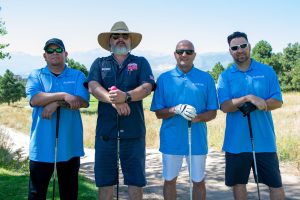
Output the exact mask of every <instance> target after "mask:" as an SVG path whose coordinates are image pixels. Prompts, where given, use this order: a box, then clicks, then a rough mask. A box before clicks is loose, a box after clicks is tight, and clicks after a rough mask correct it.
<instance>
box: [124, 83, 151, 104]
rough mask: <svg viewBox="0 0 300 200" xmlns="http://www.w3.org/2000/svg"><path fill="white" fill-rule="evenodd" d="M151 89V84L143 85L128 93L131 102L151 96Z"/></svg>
mask: <svg viewBox="0 0 300 200" xmlns="http://www.w3.org/2000/svg"><path fill="white" fill-rule="evenodd" d="M152 87H153V86H152V84H151V83H143V84H142V85H140V86H139V87H137V88H135V89H134V90H131V91H128V93H129V94H130V95H131V101H140V100H143V99H144V98H145V97H147V96H148V95H149V94H151V91H152Z"/></svg>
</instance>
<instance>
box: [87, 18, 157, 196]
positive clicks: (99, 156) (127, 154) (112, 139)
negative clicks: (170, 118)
mask: <svg viewBox="0 0 300 200" xmlns="http://www.w3.org/2000/svg"><path fill="white" fill-rule="evenodd" d="M141 39H142V35H141V34H140V33H136V32H130V31H129V29H128V27H127V25H126V24H125V23H124V22H122V21H120V22H116V23H115V24H114V25H113V26H112V28H111V31H110V32H104V33H100V34H99V35H98V43H99V44H100V46H101V47H102V48H104V49H105V50H107V51H109V52H111V55H110V56H108V57H102V58H97V59H96V60H95V61H94V63H93V64H92V67H91V70H90V73H89V76H88V78H87V81H86V86H88V88H89V92H90V93H91V94H93V95H94V96H95V97H96V98H97V99H98V100H99V103H98V120H97V128H96V142H95V152H96V154H95V179H96V185H97V187H99V199H101V200H110V199H112V198H113V186H114V185H117V195H118V184H119V162H118V161H119V160H120V162H121V168H122V172H123V175H124V184H125V185H128V194H129V199H131V200H141V199H142V196H143V188H142V187H144V186H145V185H146V178H145V134H146V130H145V121H144V112H143V104H142V100H143V99H144V98H145V97H146V96H148V95H149V94H150V93H151V91H152V90H153V88H154V84H155V83H154V78H153V75H152V71H151V68H150V65H149V63H148V61H147V60H146V59H145V58H144V57H137V56H134V55H132V54H131V53H130V51H131V50H132V49H134V48H135V47H137V46H138V44H139V43H140V41H141Z"/></svg>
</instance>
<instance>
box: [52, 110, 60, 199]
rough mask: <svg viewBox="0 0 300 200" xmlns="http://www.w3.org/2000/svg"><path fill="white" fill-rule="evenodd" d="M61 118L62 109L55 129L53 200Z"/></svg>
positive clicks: (57, 111)
mask: <svg viewBox="0 0 300 200" xmlns="http://www.w3.org/2000/svg"><path fill="white" fill-rule="evenodd" d="M59 118H60V107H58V108H57V110H56V127H55V147H54V171H53V190H52V199H53V200H54V199H55V182H56V160H57V145H58V133H59Z"/></svg>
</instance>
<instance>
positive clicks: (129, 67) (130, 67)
mask: <svg viewBox="0 0 300 200" xmlns="http://www.w3.org/2000/svg"><path fill="white" fill-rule="evenodd" d="M136 70H138V65H137V64H136V63H129V64H128V65H127V74H128V75H131V73H132V72H133V71H136Z"/></svg>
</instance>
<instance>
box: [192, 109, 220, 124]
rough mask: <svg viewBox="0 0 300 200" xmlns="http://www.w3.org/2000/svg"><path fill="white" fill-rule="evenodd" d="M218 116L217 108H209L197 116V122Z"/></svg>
mask: <svg viewBox="0 0 300 200" xmlns="http://www.w3.org/2000/svg"><path fill="white" fill-rule="evenodd" d="M216 116H217V111H216V110H209V111H207V112H204V113H201V114H198V115H197V117H196V118H195V120H193V121H195V122H208V121H211V120H213V119H215V118H216Z"/></svg>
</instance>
